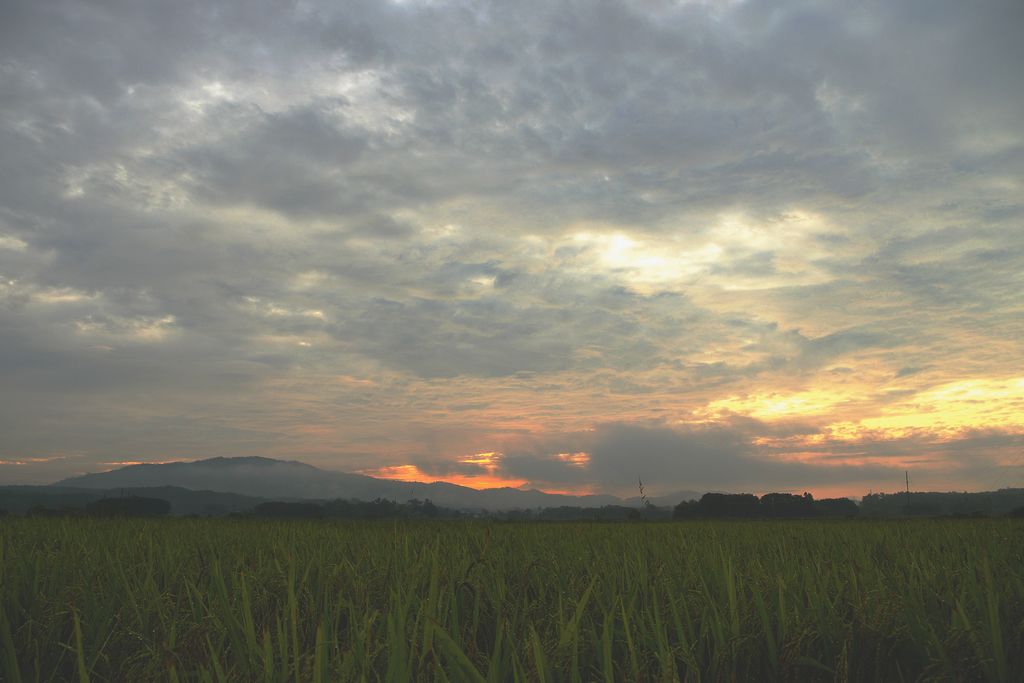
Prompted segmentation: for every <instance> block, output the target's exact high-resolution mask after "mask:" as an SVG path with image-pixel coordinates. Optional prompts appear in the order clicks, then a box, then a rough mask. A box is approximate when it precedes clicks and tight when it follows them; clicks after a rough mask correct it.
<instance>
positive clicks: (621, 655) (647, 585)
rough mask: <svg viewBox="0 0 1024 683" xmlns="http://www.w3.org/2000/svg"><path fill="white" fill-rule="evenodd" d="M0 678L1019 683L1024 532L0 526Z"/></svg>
mask: <svg viewBox="0 0 1024 683" xmlns="http://www.w3.org/2000/svg"><path fill="white" fill-rule="evenodd" d="M0 552H2V556H0V572H2V574H0V610H2V612H0V647H2V649H0V658H2V660H3V662H4V665H3V670H2V672H0V676H3V680H6V681H65V680H80V681H85V680H90V681H108V680H116V681H150V680H152V681H160V680H164V681H175V680H179V681H185V680H202V681H220V680H230V681H287V680H299V681H338V680H368V681H377V680H384V681H407V680H427V681H431V680H439V681H444V680H449V681H482V680H486V681H513V680H530V681H663V680H694V681H696V680H716V681H717V680H771V679H780V680H864V681H883V680H884V681H898V680H929V679H935V680H991V681H1020V680H1024V524H1022V523H1021V522H1014V521H1010V520H987V521H986V520H979V521H967V520H963V521H912V522H909V521H908V522H903V521H887V522H830V523H826V522H732V523H730V522H683V523H621V524H596V523H580V524H573V523H558V524H543V523H535V524H527V523H497V522H437V523H427V522H423V523H415V522H398V523H395V522H379V523H361V524H360V523H334V522H286V521H257V520H248V519H219V520H218V519H207V520H203V519H194V520H187V519H170V520H150V521H146V520H120V521H118V520H107V521H104V520H95V519H37V518H29V519H11V518H8V519H4V520H0Z"/></svg>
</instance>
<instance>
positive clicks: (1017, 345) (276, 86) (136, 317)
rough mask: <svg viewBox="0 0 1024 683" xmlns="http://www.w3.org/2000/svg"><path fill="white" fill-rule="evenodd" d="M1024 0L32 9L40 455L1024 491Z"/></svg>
mask: <svg viewBox="0 0 1024 683" xmlns="http://www.w3.org/2000/svg"><path fill="white" fill-rule="evenodd" d="M1022 30H1024V3H1021V2H1020V1H1019V0H1006V1H1004V2H997V1H987V0H979V1H978V2H947V1H943V0H920V1H917V2H902V1H899V2H894V1H891V0H884V1H878V2H871V1H864V2H838V1H837V2H814V1H809V2H803V1H785V0H783V1H779V2H764V1H761V0H747V1H742V0H740V1H729V0H719V1H713V0H707V1H703V2H701V1H682V2H669V1H667V0H666V1H662V0H633V1H632V2H629V1H625V0H623V1H621V2H602V1H600V0H587V1H583V0H580V1H577V2H569V1H565V2H562V1H558V0H515V1H498V0H495V1H494V2H486V1H482V0H481V1H480V2H470V1H461V2H446V1H443V0H436V1H433V0H431V1H428V0H408V1H405V2H386V1H383V0H350V1H344V2H339V1H336V0H331V1H325V2H306V1H296V2H285V1H280V0H275V1H269V0H267V1H264V2H260V1H258V0H257V1H252V2H239V1H227V2H217V3H214V2H208V1H207V0H181V1H178V2H173V3H167V2H138V1H136V0H122V1H114V0H112V1H109V2H99V1H94V2H87V1H85V0H82V1H66V0H49V1H47V2H37V1H35V0H9V1H7V2H4V3H2V4H0V481H2V482H4V483H12V484H13V483H33V484H35V483H49V482H53V481H56V480H58V479H61V478H64V477H68V476H73V475H75V474H79V473H84V472H96V471H103V470H108V469H112V468H114V467H118V466H121V465H122V464H126V463H136V462H167V461H176V460H194V459H199V458H206V457H215V456H252V455H259V456H266V457H273V458H283V459H291V460H300V461H302V462H307V463H309V464H312V465H315V466H318V467H322V468H326V469H334V470H343V471H349V472H362V473H366V474H371V475H375V476H387V477H392V478H402V479H410V480H418V481H432V480H445V481H452V482H455V483H460V484H465V485H468V486H474V487H477V488H481V487H488V486H499V485H509V486H523V487H531V488H537V489H541V490H546V491H571V492H580V493H584V492H608V493H613V494H619V495H635V494H636V491H637V480H638V479H642V481H643V482H644V485H645V487H646V489H647V492H648V493H650V494H661V493H668V492H671V491H676V490H698V491H700V490H723V491H750V492H765V491H769V490H777V491H797V492H800V491H811V492H813V493H815V495H819V496H822V495H863V494H865V493H867V492H869V491H895V490H899V489H901V488H902V487H903V485H904V473H905V472H906V471H909V475H910V480H911V487H912V488H916V489H919V490H925V489H928V490H987V489H994V488H999V487H1009V486H1018V487H1022V486H1024V346H1022V343H1024V125H1022V122H1024V69H1022V68H1021V64H1024V41H1022V40H1021V39H1020V35H1021V31H1022Z"/></svg>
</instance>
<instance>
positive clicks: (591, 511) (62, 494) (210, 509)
mask: <svg viewBox="0 0 1024 683" xmlns="http://www.w3.org/2000/svg"><path fill="white" fill-rule="evenodd" d="M143 500H148V501H161V502H160V503H154V502H149V503H145V504H143V502H142V501H143ZM164 504H166V508H165V506H164ZM147 506H148V507H147ZM154 506H156V507H154ZM0 509H2V510H5V511H7V512H8V513H10V514H12V515H31V516H38V517H47V516H49V517H52V516H82V515H99V516H110V515H120V516H150V515H155V516H163V515H175V516H203V517H223V516H229V515H234V516H238V515H242V516H247V515H254V516H258V517H281V518H292V519H298V518H305V519H366V520H370V519H458V518H464V517H487V518H491V519H503V520H510V521H530V520H533V521H567V520H591V521H640V520H646V521H656V520H669V519H729V518H732V519H801V518H810V519H826V518H850V517H867V518H886V517H888V518H895V517H999V516H1003V515H1008V514H1010V513H1011V511H1014V510H1021V509H1024V489H1002V490H999V491H988V492H984V493H956V492H953V493H915V492H911V493H909V494H907V493H890V494H881V493H875V494H869V495H868V496H865V497H864V499H863V500H862V501H861V502H860V503H859V504H858V503H856V502H854V501H852V500H850V499H848V498H825V499H818V500H816V499H814V498H813V497H812V496H811V495H810V494H804V495H795V494H791V493H767V494H765V495H763V496H760V497H758V496H755V495H753V494H749V493H708V494H705V495H704V496H702V497H701V498H700V499H699V500H686V501H682V502H680V503H679V504H678V505H676V506H675V507H674V508H673V507H669V506H657V505H652V504H650V503H646V504H640V505H601V506H592V507H583V506H577V505H558V506H549V507H534V508H525V509H517V510H504V511H490V512H488V511H483V510H479V509H477V510H472V509H470V510H466V509H456V508H454V507H445V506H441V505H437V504H436V503H434V502H432V501H431V500H429V499H423V500H420V499H413V500H408V501H405V502H398V501H395V500H391V499H387V498H377V499H375V500H369V501H360V500H347V499H335V500H294V499H292V500H268V499H265V498H256V497H252V496H245V495H240V494H235V493H222V492H216V491H192V490H189V489H184V488H181V487H176V486H160V487H136V488H128V489H115V490H103V489H76V488H67V487H50V486H0ZM1015 514H1020V513H1019V512H1018V513H1015Z"/></svg>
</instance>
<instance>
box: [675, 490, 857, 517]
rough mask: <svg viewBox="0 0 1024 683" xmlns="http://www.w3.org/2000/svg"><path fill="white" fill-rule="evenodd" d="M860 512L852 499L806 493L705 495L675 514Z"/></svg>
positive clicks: (830, 514) (833, 514) (840, 514)
mask: <svg viewBox="0 0 1024 683" xmlns="http://www.w3.org/2000/svg"><path fill="white" fill-rule="evenodd" d="M859 512H860V510H859V509H858V508H857V504H856V503H854V502H853V501H852V500H850V499H849V498H823V499H821V500H815V499H814V496H812V495H811V494H809V493H805V494H803V495H802V496H799V495H796V494H794V493H766V494H764V495H763V496H761V497H760V498H758V497H757V496H755V495H754V494H752V493H705V494H704V495H703V496H701V498H700V500H684V501H683V502H681V503H679V505H677V506H676V507H675V509H674V510H673V512H672V517H673V519H730V518H736V519H766V518H767V519H773V518H774V519H803V518H814V517H819V518H850V517H856V516H857V515H858V514H859Z"/></svg>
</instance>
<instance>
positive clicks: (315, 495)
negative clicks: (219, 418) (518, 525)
mask: <svg viewBox="0 0 1024 683" xmlns="http://www.w3.org/2000/svg"><path fill="white" fill-rule="evenodd" d="M55 486H71V487H77V488H102V489H116V488H121V487H143V486H145V487H152V486H180V487H183V488H187V489H194V490H208V491H225V492H230V493H237V494H242V495H246V496H256V497H260V498H270V499H277V500H281V499H288V498H292V499H294V498H307V499H309V498H312V499H333V498H346V499H358V500H373V499H374V498H387V499H389V500H396V501H398V502H405V501H408V500H411V499H413V498H420V499H426V498H429V499H430V500H432V501H434V503H436V504H437V505H441V506H443V507H452V508H462V509H483V510H510V509H516V508H534V507H548V506H557V505H578V506H586V507H599V506H601V505H609V504H620V503H621V501H620V500H619V499H618V498H615V497H614V496H566V495H559V494H548V493H543V492H541V491H522V490H519V489H512V488H497V489H485V490H476V489H471V488H468V487H465V486H458V485H455V484H448V483H445V482H435V483H432V484H422V483H417V482H402V481H392V480H389V479H376V478H374V477H368V476H364V475H360V474H348V473H345V472H334V471H329V470H321V469H319V468H316V467H313V466H312V465H306V464H304V463H300V462H294V461H286V460H274V459H271V458H256V457H250V458H210V459H208V460H197V461H195V462H175V463H166V464H146V465H129V466H127V467H122V468H120V469H116V470H112V471H110V472H99V473H95V474H86V475H82V476H79V477H72V478H70V479H64V480H62V481H59V482H57V483H56V484H55Z"/></svg>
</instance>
